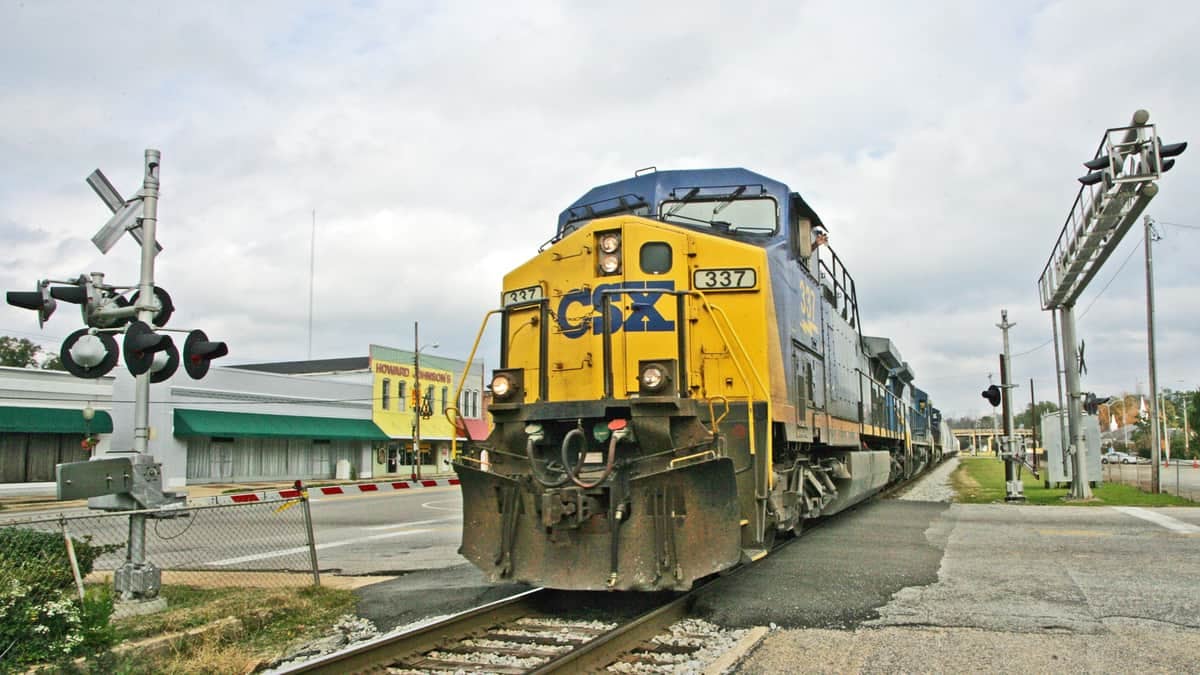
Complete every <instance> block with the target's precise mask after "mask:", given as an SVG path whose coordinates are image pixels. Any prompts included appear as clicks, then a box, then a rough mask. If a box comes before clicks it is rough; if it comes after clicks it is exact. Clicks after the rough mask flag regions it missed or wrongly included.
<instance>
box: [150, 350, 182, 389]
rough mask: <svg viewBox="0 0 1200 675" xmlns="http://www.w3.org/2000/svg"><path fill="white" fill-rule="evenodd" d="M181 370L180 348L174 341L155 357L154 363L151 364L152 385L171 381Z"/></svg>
mask: <svg viewBox="0 0 1200 675" xmlns="http://www.w3.org/2000/svg"><path fill="white" fill-rule="evenodd" d="M178 369H179V348H178V347H176V346H175V341H174V340H172V341H171V344H169V345H167V348H166V349H164V350H162V351H161V352H158V353H156V354H155V355H154V358H153V361H152V363H151V364H150V383H151V384H158V383H159V382H163V381H166V380H169V379H171V376H172V375H174V374H175V371H176V370H178Z"/></svg>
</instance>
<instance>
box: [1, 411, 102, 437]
mask: <svg viewBox="0 0 1200 675" xmlns="http://www.w3.org/2000/svg"><path fill="white" fill-rule="evenodd" d="M112 430H113V426H112V417H110V416H109V414H108V413H107V412H105V411H103V410H96V416H95V417H93V418H92V424H91V427H90V428H89V427H88V426H87V422H85V421H84V419H83V408H21V407H12V406H0V431H11V432H20V433H26V434H85V433H87V432H88V431H91V432H92V433H94V434H111V433H112Z"/></svg>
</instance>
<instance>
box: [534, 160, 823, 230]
mask: <svg viewBox="0 0 1200 675" xmlns="http://www.w3.org/2000/svg"><path fill="white" fill-rule="evenodd" d="M743 187H744V188H745V190H744V192H742V193H741V194H745V195H746V196H747V197H761V196H769V197H772V198H774V199H775V201H776V202H777V203H778V204H779V207H780V216H781V220H782V222H784V223H787V222H789V220H788V215H789V209H790V204H789V199H788V192H789V191H788V186H787V185H784V184H783V183H780V182H779V181H777V180H773V179H771V178H767V177H766V176H763V175H762V174H758V173H754V172H753V171H748V170H746V169H741V168H728V169H687V170H677V171H657V170H656V171H650V172H647V173H643V174H640V175H636V176H634V177H632V178H626V179H624V180H619V181H616V182H613V183H608V184H607V185H600V186H597V187H594V188H592V189H591V190H588V191H587V193H586V194H584V195H583V196H582V197H580V198H579V199H577V200H575V202H574V203H573V204H571V205H570V206H568V207H567V209H566V210H564V211H563V212H562V213H560V214H559V216H558V235H559V236H562V235H563V233H564V228H565V227H566V226H567V225H568V224H570V223H575V222H580V221H585V220H591V219H593V218H600V217H603V216H606V215H612V214H617V213H638V214H640V215H650V216H651V217H653V216H654V214H655V213H656V209H657V206H658V204H660V203H662V202H663V201H664V200H668V199H680V198H683V197H684V196H685V195H686V194H687V192H689V191H690V190H692V189H694V188H700V190H701V191H702V192H711V193H716V192H717V191H719V190H721V189H725V191H726V192H732V191H734V190H736V189H737V188H743ZM800 204H801V205H802V210H805V211H806V215H809V217H811V218H813V219H814V222H817V223H819V222H820V219H819V218H816V214H815V213H812V209H810V208H808V205H807V204H804V202H803V200H801V201H800ZM810 214H811V215H810ZM780 231H781V232H782V231H783V228H780Z"/></svg>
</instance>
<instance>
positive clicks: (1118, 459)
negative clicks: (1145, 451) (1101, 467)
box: [1100, 450, 1150, 464]
mask: <svg viewBox="0 0 1200 675" xmlns="http://www.w3.org/2000/svg"><path fill="white" fill-rule="evenodd" d="M1149 461H1150V460H1147V459H1143V458H1141V457H1138V456H1137V455H1131V454H1129V453H1128V452H1121V451H1120V450H1114V451H1112V452H1109V453H1106V454H1103V455H1101V456H1100V462H1101V463H1102V464H1142V463H1144V462H1149Z"/></svg>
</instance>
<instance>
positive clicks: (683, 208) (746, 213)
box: [658, 197, 779, 235]
mask: <svg viewBox="0 0 1200 675" xmlns="http://www.w3.org/2000/svg"><path fill="white" fill-rule="evenodd" d="M658 217H659V219H660V220H663V221H666V222H671V223H678V224H680V225H687V226H690V227H701V228H709V229H713V230H716V231H718V232H722V233H724V232H731V233H735V234H758V235H770V234H775V232H776V231H777V230H778V227H779V226H778V218H777V216H776V206H775V200H774V199H767V198H752V199H737V198H732V199H730V198H725V199H711V198H709V199H688V198H687V197H684V198H683V199H681V200H677V201H664V202H663V203H662V205H661V206H659V215H658Z"/></svg>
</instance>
